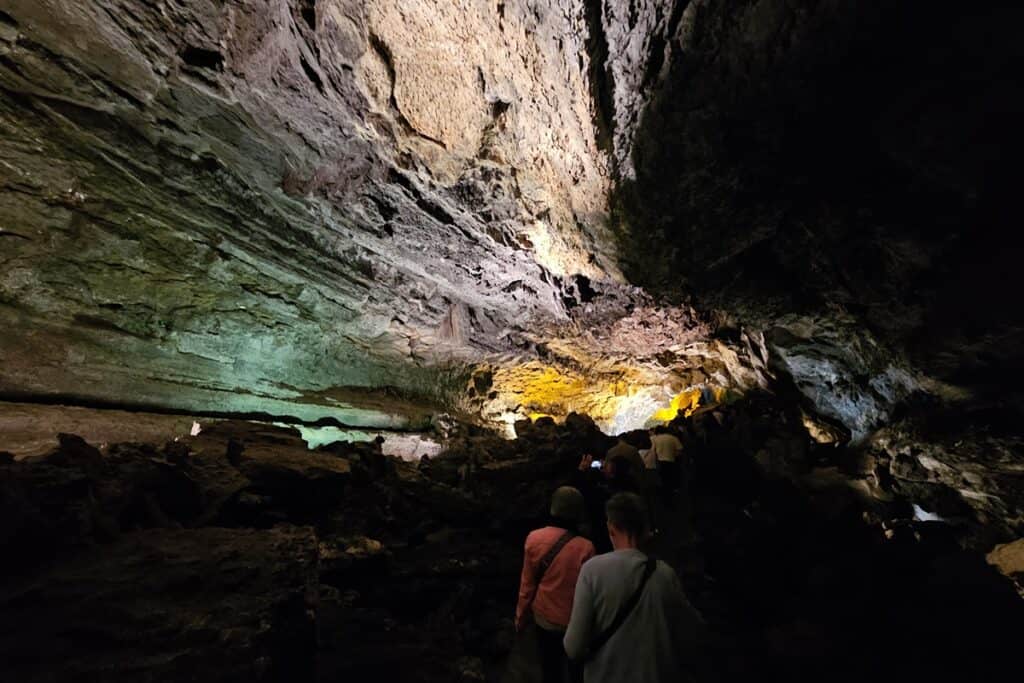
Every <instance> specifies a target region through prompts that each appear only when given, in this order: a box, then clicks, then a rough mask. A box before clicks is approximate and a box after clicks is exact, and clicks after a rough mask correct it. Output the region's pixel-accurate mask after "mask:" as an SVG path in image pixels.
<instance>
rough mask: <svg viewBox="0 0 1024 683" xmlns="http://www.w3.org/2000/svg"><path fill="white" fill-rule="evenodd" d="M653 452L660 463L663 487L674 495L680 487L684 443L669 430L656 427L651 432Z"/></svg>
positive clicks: (659, 470) (659, 468)
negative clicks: (681, 456)
mask: <svg viewBox="0 0 1024 683" xmlns="http://www.w3.org/2000/svg"><path fill="white" fill-rule="evenodd" d="M651 450H652V451H654V459H655V460H656V461H657V463H658V472H659V473H660V474H661V483H662V486H663V487H664V488H665V490H666V491H667V492H668V493H670V494H674V493H675V492H676V490H677V489H678V488H679V485H680V475H681V473H682V472H681V468H680V465H681V461H680V455H682V453H683V442H682V441H680V440H679V438H678V437H676V435H675V434H672V433H671V432H669V431H668V429H667V428H665V427H655V428H654V429H652V430H651Z"/></svg>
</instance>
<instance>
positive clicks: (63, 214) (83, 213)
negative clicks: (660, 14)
mask: <svg viewBox="0 0 1024 683" xmlns="http://www.w3.org/2000/svg"><path fill="white" fill-rule="evenodd" d="M583 4H584V3H582V2H574V3H550V4H545V3H535V2H498V3H494V2H474V1H470V0H465V1H462V2H454V3H452V2H446V3H436V2H428V1H426V0H422V1H418V2H408V1H402V2H398V1H397V0H395V1H393V2H388V1H381V2H372V3H364V2H348V1H346V0H320V1H318V2H317V1H315V0H301V1H291V2H289V1H286V0H239V1H232V2H227V3H223V2H191V3H186V4H181V3H176V2H158V3H147V4H146V5H139V4H138V3H132V2H122V1H119V0H109V1H108V0H104V1H103V2H97V3H87V4H83V3H78V2H70V1H66V2H65V1H60V0H46V1H44V2H36V1H35V0H31V1H28V0H25V1H22V0H10V1H5V2H4V3H3V4H2V7H0V10H2V11H0V88H2V90H3V98H2V102H0V129H2V131H3V134H2V140H0V188H2V193H0V243H2V244H3V250H2V252H0V259H2V261H3V272H2V275H0V320H2V324H3V325H4V327H5V328H7V329H8V330H9V331H11V334H6V335H3V337H2V339H0V355H2V357H3V361H4V371H3V373H2V375H0V377H2V379H0V391H2V392H3V393H4V394H6V395H8V396H11V395H14V396H20V397H26V396H27V397H29V398H38V397H41V396H49V397H51V398H53V397H64V398H67V397H72V398H74V399H76V400H85V399H89V400H94V401H107V402H115V403H121V404H131V403H134V404H145V405H154V406H161V407H177V408H184V407H188V408H190V409H193V410H220V411H229V412H239V411H241V412H266V413H272V414H291V415H295V416H297V417H303V418H310V419H312V418H315V417H319V416H321V415H324V414H330V415H332V416H335V417H338V418H339V419H340V420H341V421H343V422H347V423H350V424H362V423H369V424H393V423H396V422H397V423H399V424H401V423H403V422H404V421H406V418H401V417H394V416H388V415H386V414H384V413H382V412H379V411H374V410H368V411H367V410H354V409H353V410H348V411H345V410H343V409H344V407H345V406H346V405H348V406H350V407H351V404H352V403H353V400H352V396H351V392H348V393H346V392H345V391H340V392H339V391H338V390H337V388H339V387H340V388H343V389H346V390H350V389H352V388H356V389H359V388H374V387H397V388H399V389H401V390H405V391H408V392H413V393H415V394H417V395H420V396H426V397H428V398H429V399H433V400H438V401H440V400H441V399H443V398H444V397H446V396H447V395H448V393H449V392H452V391H461V390H462V382H463V381H464V371H463V366H462V364H463V363H464V362H466V361H471V360H476V359H478V358H479V357H480V356H481V355H482V354H484V353H493V352H498V351H501V352H509V351H513V352H518V351H520V350H522V348H521V347H522V346H528V345H522V344H517V340H516V337H515V335H516V333H517V332H519V331H522V330H524V329H532V328H534V327H535V326H537V325H541V324H548V323H550V322H552V321H555V322H557V321H566V320H568V316H567V309H568V308H569V307H571V306H574V305H576V304H577V303H578V301H577V298H578V297H579V296H580V294H579V291H580V287H581V286H582V287H586V286H587V285H586V284H582V285H581V284H578V283H580V282H582V283H587V282H589V279H590V278H593V279H595V280H599V279H607V278H609V277H610V276H614V275H615V274H616V268H615V265H614V260H613V258H612V254H611V244H612V241H611V240H609V239H605V238H604V233H603V230H604V216H605V202H606V199H605V197H606V192H607V189H608V182H609V181H608V173H607V170H606V162H605V155H604V154H603V153H601V152H600V151H599V150H598V148H597V143H596V141H595V136H594V127H593V123H592V118H593V110H592V105H591V94H590V89H589V85H588V73H589V70H590V64H589V62H588V52H587V50H586V43H587V40H588V37H587V36H588V35H589V34H588V30H589V28H588V23H587V16H586V11H585V8H584V6H583ZM580 278H582V280H581V279H580ZM626 296H631V295H629V294H628V293H627V295H626ZM328 389H335V390H336V391H335V392H334V394H332V397H331V398H324V397H323V396H322V395H320V393H319V392H323V391H325V390H328ZM356 398H357V399H358V396H357V397H356ZM356 402H359V401H358V400H356ZM324 404H327V405H328V407H323V406H324ZM384 412H385V413H386V412H387V411H384Z"/></svg>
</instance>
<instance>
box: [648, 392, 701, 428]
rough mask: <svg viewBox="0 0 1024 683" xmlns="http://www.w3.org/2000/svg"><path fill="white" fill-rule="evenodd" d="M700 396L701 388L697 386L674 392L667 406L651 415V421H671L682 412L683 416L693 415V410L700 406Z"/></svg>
mask: <svg viewBox="0 0 1024 683" xmlns="http://www.w3.org/2000/svg"><path fill="white" fill-rule="evenodd" d="M700 396H701V390H700V388H699V387H696V388H693V389H687V390H686V391H683V392H680V393H679V394H676V396H675V397H674V398H673V399H672V401H671V403H669V405H668V407H666V408H662V409H661V410H658V411H657V412H655V413H654V415H652V416H651V421H653V422H671V421H672V420H674V419H676V417H678V416H679V414H680V413H682V414H683V417H690V416H691V415H693V412H694V411H695V410H697V408H699V407H700Z"/></svg>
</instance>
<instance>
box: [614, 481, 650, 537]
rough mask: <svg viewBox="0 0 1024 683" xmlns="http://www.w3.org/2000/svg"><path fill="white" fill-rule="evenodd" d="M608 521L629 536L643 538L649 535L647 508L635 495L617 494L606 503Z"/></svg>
mask: <svg viewBox="0 0 1024 683" xmlns="http://www.w3.org/2000/svg"><path fill="white" fill-rule="evenodd" d="M604 512H605V514H606V515H607V516H608V521H609V522H611V524H612V525H613V526H614V527H615V528H616V529H618V530H619V531H621V532H623V533H625V534H626V535H627V536H632V537H633V538H638V539H639V538H643V537H644V536H646V535H647V529H648V523H647V506H646V505H645V504H644V499H643V498H641V497H640V496H638V495H637V494H635V493H628V492H623V493H616V494H615V495H614V496H612V497H611V498H609V499H608V502H607V503H605V506H604Z"/></svg>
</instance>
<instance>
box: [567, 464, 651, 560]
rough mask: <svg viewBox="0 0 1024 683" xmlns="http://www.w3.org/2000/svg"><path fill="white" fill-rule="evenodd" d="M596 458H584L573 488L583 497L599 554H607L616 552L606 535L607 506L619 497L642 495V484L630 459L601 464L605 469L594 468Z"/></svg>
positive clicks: (576, 474) (592, 535)
mask: <svg viewBox="0 0 1024 683" xmlns="http://www.w3.org/2000/svg"><path fill="white" fill-rule="evenodd" d="M593 464H594V456H592V455H584V456H583V457H582V458H581V459H580V464H579V468H578V469H577V471H576V473H575V474H574V476H573V479H572V485H573V486H575V487H576V488H577V489H579V490H580V492H581V493H582V494H583V499H584V501H585V502H586V509H587V518H588V520H589V527H590V538H591V540H592V541H593V542H594V545H595V546H596V547H597V552H599V553H606V552H608V551H610V550H611V549H612V546H611V542H610V541H609V539H608V536H607V534H606V533H605V527H606V524H605V521H606V518H605V503H607V502H608V499H609V498H611V497H612V496H613V495H615V494H616V493H622V492H630V493H640V491H641V487H640V481H639V479H638V477H637V476H636V473H635V472H634V468H633V465H632V464H631V463H630V462H629V460H628V459H627V458H624V457H617V458H610V459H607V460H604V461H601V467H599V468H594V467H592V465H593Z"/></svg>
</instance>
